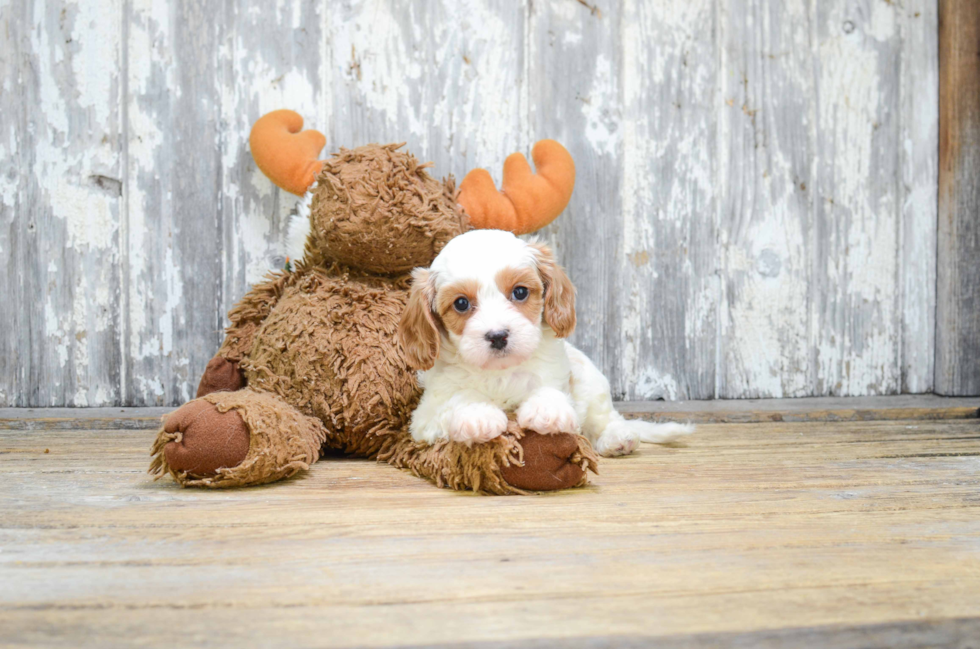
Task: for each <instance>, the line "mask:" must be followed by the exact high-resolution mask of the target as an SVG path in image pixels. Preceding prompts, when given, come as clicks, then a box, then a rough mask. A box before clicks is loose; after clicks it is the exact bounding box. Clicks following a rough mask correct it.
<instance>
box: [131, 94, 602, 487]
mask: <svg viewBox="0 0 980 649" xmlns="http://www.w3.org/2000/svg"><path fill="white" fill-rule="evenodd" d="M302 124H303V120H302V118H300V116H299V115H297V114H296V113H294V112H292V111H276V112H274V113H270V114H268V115H266V116H264V117H263V118H262V119H260V120H259V121H258V122H257V123H256V124H255V126H254V128H253V129H252V136H251V148H252V154H253V156H254V157H255V160H256V162H257V164H258V165H259V167H260V168H261V169H262V171H263V172H264V173H265V174H266V175H267V176H269V178H271V179H272V180H273V181H274V182H275V183H276V184H278V185H279V186H280V187H282V188H284V189H287V190H288V191H291V192H293V193H297V194H302V193H303V192H306V191H307V190H309V194H307V199H308V201H309V202H308V205H309V219H310V230H309V235H308V237H307V239H306V248H305V254H304V256H303V258H302V259H301V260H298V261H296V262H295V267H294V269H293V270H292V271H291V272H277V273H272V274H270V275H269V276H268V277H267V279H266V281H264V282H263V283H261V284H258V285H257V286H255V287H253V288H252V290H251V291H249V292H248V294H246V295H245V297H244V298H242V300H241V301H240V302H239V303H238V304H237V305H236V306H235V307H234V308H233V309H232V310H231V312H230V313H229V319H230V321H231V326H230V327H229V328H228V330H227V336H226V338H225V342H224V344H223V345H222V346H221V349H220V350H219V351H218V354H217V355H216V356H215V357H214V358H213V359H212V360H211V361H210V362H209V363H208V366H207V369H206V370H205V373H204V376H203V377H202V378H201V383H200V386H199V387H198V392H197V397H198V398H197V399H195V400H193V401H191V402H189V403H187V404H185V405H183V406H182V407H180V408H179V409H178V410H176V411H175V412H173V413H172V414H170V415H169V416H168V417H166V418H165V421H164V424H163V427H162V429H161V430H160V431H159V433H158V435H157V439H156V441H155V443H154V445H153V449H152V456H153V457H152V462H151V465H150V472H151V473H153V474H155V475H156V476H157V477H159V476H162V475H164V474H166V473H169V474H170V475H171V476H173V478H174V479H175V480H176V481H177V482H178V483H180V484H181V485H184V486H202V487H233V486H242V485H256V484H262V483H268V482H272V481H275V480H279V479H282V478H286V477H289V476H292V475H294V474H296V473H297V472H299V471H302V470H305V469H308V468H309V466H310V465H311V464H312V463H313V462H315V461H316V460H317V459H318V458H319V457H320V455H321V453H323V452H325V451H328V450H331V451H333V452H338V451H339V452H341V453H344V454H349V455H354V456H358V457H370V458H378V459H380V460H383V461H386V462H388V463H390V464H392V465H394V466H396V467H401V468H406V469H409V470H411V471H412V472H414V473H415V474H416V475H418V476H421V477H424V478H428V479H430V480H433V481H434V482H435V483H436V484H438V485H439V486H445V487H449V488H452V489H472V490H474V491H483V492H488V493H495V494H508V493H524V492H527V491H546V490H555V489H565V488H569V487H575V486H579V485H583V484H585V483H586V481H587V478H586V471H587V470H589V469H591V470H593V471H594V470H595V467H596V463H597V458H596V456H595V454H594V452H593V450H592V447H591V446H590V445H589V443H588V441H587V440H585V439H584V438H582V437H579V436H576V435H539V434H537V433H535V432H533V431H526V430H521V429H520V428H519V427H518V426H517V425H516V423H514V422H513V421H511V426H510V428H509V429H508V431H507V433H506V434H504V435H502V436H501V437H499V438H497V439H494V440H492V441H490V442H487V443H485V444H481V445H474V446H472V447H469V446H465V445H462V444H458V443H455V442H448V441H447V442H440V443H438V444H435V445H432V446H429V445H426V444H421V443H416V442H414V441H413V440H412V438H411V436H410V435H409V434H408V421H409V418H410V417H411V413H412V411H413V409H414V408H415V405H416V403H417V402H418V399H419V395H420V391H419V387H418V384H417V383H416V376H415V373H414V372H413V371H411V370H410V369H409V366H408V364H407V363H406V361H405V358H404V353H403V351H402V349H401V348H400V347H399V345H398V343H397V342H396V331H397V328H398V323H399V320H400V318H401V315H402V311H403V310H404V308H405V306H406V303H407V301H408V289H409V285H410V281H411V276H410V271H411V270H412V269H413V268H415V267H419V266H428V265H429V263H430V262H431V261H432V260H433V258H434V257H435V255H436V254H437V253H438V252H439V251H440V250H441V249H442V247H443V246H444V245H445V244H446V243H447V242H448V241H449V240H450V239H451V238H453V237H454V236H456V235H458V234H461V233H462V232H465V231H466V230H468V229H471V228H473V227H482V228H493V227H497V228H499V229H509V230H511V231H514V232H518V233H525V232H532V231H534V230H536V229H538V228H540V227H542V226H544V225H545V224H547V223H548V222H550V221H551V220H552V219H554V218H555V217H556V216H557V215H558V214H559V213H560V212H561V211H562V210H563V209H564V207H565V205H566V204H567V202H568V199H569V197H570V196H571V191H572V186H573V184H574V179H575V167H574V164H573V163H572V159H571V156H569V155H568V152H567V151H566V150H565V149H564V148H563V147H562V146H561V145H560V144H558V143H557V142H552V141H547V140H546V141H543V142H539V143H538V144H537V146H535V148H534V151H533V154H532V157H533V158H534V162H535V165H536V167H537V174H536V175H535V174H532V173H531V170H530V167H529V166H528V164H527V161H526V160H525V159H524V157H523V156H521V155H520V154H514V155H512V156H510V157H509V158H508V159H507V162H506V164H505V169H504V179H503V192H502V193H501V192H498V191H497V190H496V188H495V187H494V186H493V183H492V181H491V180H490V178H489V174H487V173H486V172H485V171H483V170H477V171H476V172H472V173H470V174H469V175H468V176H467V177H466V179H464V181H463V183H462V184H461V188H460V192H459V196H458V197H457V195H456V194H457V193H456V191H455V185H454V181H453V179H452V178H451V177H450V178H449V179H447V180H445V181H444V182H438V181H436V180H435V179H433V178H432V177H431V176H430V175H429V174H428V173H427V172H426V171H425V169H426V167H427V165H424V164H419V162H418V161H417V160H416V159H415V158H414V157H413V156H412V155H410V154H408V153H405V152H403V151H400V150H399V149H400V146H399V145H385V146H378V145H369V146H364V147H360V148H357V149H351V150H346V149H342V150H341V152H340V153H338V154H336V155H335V156H333V157H332V158H330V159H328V160H325V161H317V159H316V156H317V154H318V153H319V151H320V149H321V148H322V147H323V145H324V142H325V139H324V137H323V135H321V134H320V133H317V132H315V131H302V132H300V131H301V129H302Z"/></svg>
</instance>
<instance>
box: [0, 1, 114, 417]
mask: <svg viewBox="0 0 980 649" xmlns="http://www.w3.org/2000/svg"><path fill="white" fill-rule="evenodd" d="M120 12H121V4H120V2H117V1H109V2H103V3H84V4H83V3H75V2H49V3H35V4H30V3H27V2H12V3H4V4H3V5H2V6H0V32H2V33H3V47H2V54H0V86H2V91H0V259H2V262H0V263H2V268H3V281H2V283H0V296H2V303H3V308H0V403H2V404H6V405H19V406H26V405H60V404H72V405H79V406H85V405H99V404H104V403H114V402H118V401H119V400H120V399H121V398H122V395H121V393H120V378H121V373H122V371H123V370H122V356H123V355H122V350H121V349H120V345H119V339H120V335H121V333H122V325H121V317H122V316H121V313H120V277H119V272H118V264H119V261H120V255H121V248H122V246H121V245H120V240H119V237H120V227H121V223H122V221H123V219H124V213H123V206H122V204H123V200H122V198H121V181H120V178H121V177H122V171H123V156H122V153H121V151H122V149H123V143H122V138H123V135H122V133H123V124H122V110H121V106H120V96H121V86H122V74H123V72H122V71H123V57H122V53H121V51H120V47H121V42H122V34H121V21H120Z"/></svg>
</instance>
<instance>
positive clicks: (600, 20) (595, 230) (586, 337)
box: [525, 2, 623, 391]
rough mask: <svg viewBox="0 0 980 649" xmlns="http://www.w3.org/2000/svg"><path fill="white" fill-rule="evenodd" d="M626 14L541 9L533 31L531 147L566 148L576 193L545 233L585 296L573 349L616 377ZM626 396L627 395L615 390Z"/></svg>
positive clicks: (552, 6) (612, 9) (566, 5)
mask: <svg viewBox="0 0 980 649" xmlns="http://www.w3.org/2000/svg"><path fill="white" fill-rule="evenodd" d="M621 17H622V16H621V14H620V8H619V7H618V6H617V5H616V4H613V3H605V4H603V6H602V7H601V8H599V7H597V8H596V9H594V10H591V11H590V9H589V8H588V7H586V6H584V5H582V4H579V3H576V2H535V3H531V5H530V15H529V25H528V50H527V52H528V54H527V56H528V73H527V74H528V96H527V102H528V103H527V106H528V111H529V122H528V124H529V129H528V140H529V142H527V143H526V144H525V146H527V145H529V144H531V143H532V142H533V141H536V140H539V139H543V138H551V139H555V140H558V141H559V142H562V143H563V144H564V145H565V146H566V147H567V148H568V150H569V152H570V153H571V154H572V157H573V158H574V159H575V166H576V181H575V191H574V193H573V194H572V199H571V202H570V203H569V205H568V208H566V210H565V212H564V213H563V214H562V215H561V217H559V218H558V219H557V220H556V221H555V222H554V223H553V224H552V225H550V226H549V227H548V228H546V229H545V230H544V231H543V233H542V234H543V236H544V238H545V239H546V240H547V241H548V242H549V243H550V244H551V245H552V246H553V247H554V249H555V251H556V254H557V256H558V258H559V261H560V262H561V263H562V264H563V265H564V267H565V269H566V270H567V271H568V274H569V276H570V277H571V279H572V281H573V282H574V283H575V285H576V287H577V289H578V296H577V299H576V310H577V314H578V325H577V328H576V331H575V333H574V335H573V336H572V339H571V341H572V342H573V343H574V344H575V345H576V346H578V347H579V348H580V349H582V351H583V352H585V353H586V354H587V355H588V356H589V357H590V358H591V359H592V360H593V362H595V363H596V365H597V366H599V367H600V368H602V369H603V370H604V371H605V372H606V373H607V375H608V376H609V377H610V378H613V379H615V377H616V376H617V375H618V372H617V369H618V368H617V367H616V363H615V362H614V361H613V358H614V355H613V354H609V353H608V352H611V351H612V350H611V348H610V346H609V345H608V344H607V336H610V335H611V334H612V333H613V332H615V331H616V329H615V323H616V320H617V318H618V317H619V314H618V313H617V306H618V305H617V304H616V302H615V301H614V299H613V291H611V290H610V288H611V286H612V285H613V284H612V282H613V281H614V278H615V270H616V268H615V265H614V264H615V256H616V253H617V251H618V250H620V249H621V243H620V240H621V232H622V227H623V226H622V221H621V219H620V218H619V217H618V215H619V214H620V213H621V199H620V182H621V176H620V171H621V165H622V150H623V146H622V131H621V126H622V120H623V112H622V101H621V92H622V87H621V79H620V75H619V74H618V71H619V70H620V61H621V58H620V57H621V49H620V36H621V34H620V20H621ZM618 389H619V390H620V391H621V390H622V388H621V387H620V388H618Z"/></svg>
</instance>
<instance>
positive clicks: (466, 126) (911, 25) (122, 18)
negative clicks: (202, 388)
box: [0, 0, 980, 406]
mask: <svg viewBox="0 0 980 649" xmlns="http://www.w3.org/2000/svg"><path fill="white" fill-rule="evenodd" d="M953 4H955V3H953ZM953 4H949V5H946V6H950V7H951V6H953ZM957 6H958V5H957ZM937 16H938V14H937V7H936V5H935V3H933V2H930V1H929V0H907V1H905V2H902V3H898V2H878V1H874V2H871V1H869V0H833V1H828V2H815V1H814V0H789V1H787V2H775V1H774V0H696V1H693V2H691V1H680V0H676V1H675V0H658V1H657V2H640V1H639V0H628V1H624V2H622V3H619V2H604V1H602V0H600V1H598V2H586V3H582V2H576V1H575V0H555V1H554V2H538V3H532V2H527V1H524V0H522V1H521V2H516V3H515V2H510V1H505V0H465V1H461V2H450V1H449V0H439V1H435V2H425V3H397V2H392V1H390V0H351V1H349V2H326V1H325V0H284V1H283V2H277V3H273V4H270V3H262V2H257V1H253V0H233V1H226V2H218V1H217V0H163V1H159V2H150V1H149V0H116V1H114V2H108V3H99V4H98V6H97V7H96V6H95V5H91V3H82V2H79V1H78V0H63V1H62V2H60V3H54V4H51V3H48V4H47V5H44V4H34V5H32V4H30V3H29V2H28V0H12V1H11V2H7V3H4V4H3V5H2V6H0V23H2V27H3V29H4V33H5V34H10V38H9V39H8V42H9V44H10V46H9V47H7V48H5V49H4V51H3V52H0V70H2V78H0V83H2V87H3V92H2V93H0V154H2V155H0V171H2V173H0V224H2V227H0V255H2V264H3V268H4V272H5V275H6V276H7V277H9V278H11V281H8V282H6V283H4V284H3V285H2V286H0V296H2V299H3V300H4V301H5V303H9V304H11V305H13V306H12V308H7V309H3V310H0V406H44V405H72V406H104V405H123V404H126V405H176V404H179V403H181V402H182V401H184V400H185V399H187V398H188V397H189V396H191V395H192V394H193V392H194V389H195V387H196V383H197V380H198V377H199V375H200V373H201V372H202V371H203V368H204V366H205V364H206V362H207V360H208V359H209V358H210V356H211V355H212V354H213V353H214V351H215V350H216V348H217V345H218V342H219V340H220V338H221V329H222V328H223V327H224V325H225V317H224V313H225V312H226V311H227V309H228V308H229V307H230V306H231V305H233V304H234V303H235V302H236V301H237V300H238V299H239V298H240V297H241V295H242V294H243V293H244V292H245V291H246V290H247V288H248V286H249V285H250V284H251V283H253V282H255V281H257V280H258V279H259V278H260V277H261V276H262V275H263V273H264V272H265V271H266V270H268V269H271V268H277V267H280V266H281V264H282V262H283V259H282V254H283V253H282V247H281V239H282V235H283V230H284V228H285V223H286V218H287V216H288V214H289V213H290V211H291V210H292V209H293V207H294V204H295V202H294V199H292V198H291V197H290V196H288V195H285V194H284V193H282V192H280V191H279V190H277V189H275V188H274V187H273V186H272V185H271V183H269V181H268V180H267V179H265V178H264V177H263V176H262V174H261V173H260V172H259V171H258V170H257V169H256V167H255V165H254V162H253V161H252V159H251V156H250V154H249V152H248V150H247V135H248V130H249V128H250V126H251V124H252V122H253V121H254V120H255V119H256V118H258V117H259V116H260V115H261V114H262V113H264V112H266V111H268V110H272V109H275V108H280V107H290V108H293V109H295V110H298V111H299V112H300V113H301V114H302V115H304V117H305V118H306V120H307V126H309V127H313V128H318V129H319V130H321V131H323V132H324V133H325V134H326V135H327V142H328V144H327V153H329V152H330V151H334V150H337V149H338V148H339V147H341V146H357V145H361V144H366V143H369V142H386V141H406V142H407V144H408V148H409V150H411V151H412V152H414V153H415V154H416V155H418V156H419V157H420V158H422V159H425V160H431V161H433V162H434V168H433V173H434V174H435V175H436V176H440V177H441V176H445V175H447V174H450V173H452V174H455V175H456V176H457V177H461V176H462V175H463V174H465V173H466V172H467V171H468V170H470V169H471V168H474V167H477V166H482V167H486V168H488V169H489V170H490V171H491V174H492V175H493V176H494V177H495V178H496V179H497V180H498V181H499V176H500V170H501V167H502V163H503V160H504V158H505V157H506V155H507V154H508V153H510V152H512V151H522V152H525V153H528V152H529V151H530V147H531V145H532V144H533V142H534V140H535V139H538V138H542V137H555V138H558V139H560V140H562V141H563V142H565V144H566V145H567V146H568V147H569V149H570V150H571V151H572V153H573V155H574V156H575V158H576V161H577V164H578V168H579V174H578V186H577V188H576V191H575V193H574V195H573V198H572V203H571V205H570V207H569V209H568V210H567V211H566V213H565V214H564V215H563V216H562V217H561V218H560V219H559V220H558V221H556V223H555V224H554V225H553V226H551V227H550V228H548V229H547V230H546V231H545V232H544V233H543V236H544V238H545V239H546V240H548V241H550V242H551V243H552V244H554V245H555V247H556V248H557V251H558V253H559V256H560V258H561V260H562V262H563V263H564V264H565V265H566V266H567V267H568V269H569V271H570V274H571V275H572V278H573V280H574V281H575V283H576V284H577V285H578V288H579V323H580V324H579V330H578V331H577V332H576V334H575V339H574V340H575V342H576V344H578V345H580V346H581V347H582V348H583V349H584V350H585V351H586V352H587V353H588V354H589V355H590V356H591V357H592V358H594V359H595V360H596V361H597V363H598V364H599V366H600V367H601V368H602V369H603V370H604V371H605V372H606V374H607V375H608V376H609V377H610V380H611V383H612V388H613V391H614V394H615V396H616V397H617V398H620V399H631V400H642V399H659V398H667V399H691V398H699V399H704V398H719V397H721V398H748V397H785V396H815V395H872V394H890V393H898V392H928V391H930V390H932V389H933V377H934V376H935V377H936V378H937V380H938V378H939V377H940V376H950V377H953V376H954V374H956V373H957V372H959V373H960V374H962V375H963V376H964V377H966V379H962V378H955V380H957V381H960V380H967V379H968V380H973V378H976V377H977V373H976V372H973V370H972V369H970V368H973V369H975V368H976V364H975V363H974V364H973V365H970V364H969V362H968V360H967V359H968V358H969V357H970V356H971V354H972V355H973V356H976V355H977V354H976V353H973V352H970V351H969V350H974V351H975V348H974V347H970V348H967V347H963V346H964V345H969V344H972V342H971V341H972V340H973V339H974V338H977V337H976V336H973V337H972V338H971V335H972V334H970V331H972V330H971V329H970V327H973V326H974V325H975V324H976V322H975V317H976V312H977V311H978V310H977V309H975V308H973V306H975V304H974V302H976V300H975V299H974V297H975V296H972V294H968V295H965V297H964V299H961V300H957V299H956V298H955V297H949V296H952V295H953V294H952V293H951V292H950V291H952V287H953V286H954V285H955V286H963V287H967V288H965V289H963V290H970V289H969V287H971V286H974V285H976V284H980V282H973V280H972V279H970V277H972V276H969V277H968V276H967V275H968V273H967V275H962V276H961V275H959V274H958V273H960V270H959V268H960V267H961V266H962V267H963V268H964V269H967V268H968V266H969V265H968V263H967V261H966V260H967V257H968V255H969V254H972V252H973V250H974V249H973V248H971V247H970V246H973V245H974V243H975V241H976V240H977V237H974V236H973V235H971V234H970V233H969V232H972V231H969V232H968V231H966V230H962V231H960V230H956V231H955V232H954V231H953V230H952V229H951V226H950V227H947V228H946V229H945V230H944V235H943V236H944V237H945V239H944V241H945V242H946V243H945V244H944V246H940V250H947V251H950V252H951V253H952V252H953V248H952V246H954V245H956V246H959V248H957V249H956V250H957V251H958V252H956V258H955V260H953V259H952V258H951V261H950V263H944V264H941V265H940V266H941V267H940V270H942V272H943V273H945V274H944V275H942V276H941V277H940V278H939V279H940V287H946V288H943V290H944V291H946V293H944V295H945V294H948V296H947V297H948V299H945V300H942V301H940V303H939V304H938V305H937V301H936V290H935V280H936V277H937V275H936V236H937V235H936V218H937V216H936V197H937V192H938V185H937V180H936V173H937V167H938V161H937V160H938V158H937V138H938V126H937V125H938V113H937V105H938V99H937V94H938V72H937V70H938V50H937V42H938V41H937V22H938V17H937ZM968 40H969V39H968V38H967V39H966V41H964V42H967V41H968ZM964 60H965V59H964ZM963 88H964V91H963V92H961V93H960V95H958V96H960V97H965V96H967V95H969V96H970V97H971V98H972V97H973V96H975V95H976V94H977V93H973V94H972V95H971V94H970V93H969V92H967V91H966V90H965V88H966V86H963ZM963 101H966V100H963ZM962 137H963V136H962V134H961V136H960V137H959V139H957V138H954V140H955V141H956V142H959V141H960V139H962ZM954 140H951V141H954ZM964 141H965V140H964ZM976 148H977V147H975V146H973V147H971V146H964V147H962V149H958V150H960V151H965V152H966V153H963V155H967V156H969V155H973V154H972V153H970V152H972V151H975V149H976ZM970 159H971V160H972V158H970ZM964 164H966V163H964ZM969 164H972V163H969ZM967 167H968V165H967ZM967 167H964V168H963V169H964V170H965V171H964V173H966V174H967V176H966V177H972V176H970V175H969V174H970V173H971V172H969V169H968V168H967ZM973 175H976V174H973ZM971 186H972V185H971ZM958 187H959V186H958ZM963 191H965V192H967V193H968V192H969V191H975V187H974V189H973V190H970V189H966V190H963ZM961 193H962V192H961ZM958 196H959V194H958ZM963 196H966V194H963ZM957 200H960V199H957ZM962 200H967V199H966V198H963V199H962ZM969 200H972V199H969ZM947 203H949V201H947ZM969 204H970V203H968V202H967V203H963V205H965V206H967V207H965V208H964V209H965V210H966V212H965V213H970V211H969V210H970V209H972V208H969V207H968V205H969ZM951 209H952V208H951ZM974 211H976V210H974ZM963 227H972V226H969V225H964V226H963ZM961 235H962V236H961ZM971 242H972V243H971ZM944 269H945V270H944ZM964 272H966V271H964ZM971 296H972V297H971ZM953 308H955V309H958V311H956V313H957V314H958V315H956V318H958V320H957V321H956V322H955V323H954V322H952V320H950V326H948V327H945V328H940V329H938V330H937V328H936V315H935V314H936V312H937V309H938V313H939V314H940V317H941V318H947V319H952V318H954V315H953V311H951V309H953ZM970 318H974V320H971V319H970ZM971 323H972V324H971ZM937 336H938V339H939V340H941V341H942V342H943V344H944V345H946V351H945V352H943V356H942V358H943V362H942V364H941V366H934V357H935V354H936V347H935V341H936V339H937ZM978 339H980V338H978ZM956 341H959V342H956ZM954 342H955V343H956V344H957V345H959V347H952V346H951V345H953V343H954ZM954 349H966V350H967V353H963V354H957V353H955V352H954V351H952V350H954ZM971 372H972V374H971ZM956 376H959V375H958V374H957V375H956ZM970 377H973V378H970ZM977 381H978V382H980V379H977ZM944 389H945V388H944ZM978 390H980V388H978Z"/></svg>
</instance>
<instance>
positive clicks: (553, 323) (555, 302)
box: [529, 243, 575, 338]
mask: <svg viewBox="0 0 980 649" xmlns="http://www.w3.org/2000/svg"><path fill="white" fill-rule="evenodd" d="M529 245H530V246H531V247H532V248H534V249H535V251H536V253H535V257H536V258H537V266H538V274H539V275H541V283H543V284H544V321H545V322H547V323H548V326H549V327H551V328H552V330H554V332H555V335H556V336H558V337H559V338H567V337H568V336H570V335H572V331H574V330H575V286H573V285H572V280H570V279H568V275H566V274H565V270H564V269H563V268H562V267H561V266H559V265H558V264H556V263H555V255H554V253H552V252H551V248H549V247H548V246H546V245H544V244H540V243H531V244H529Z"/></svg>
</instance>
